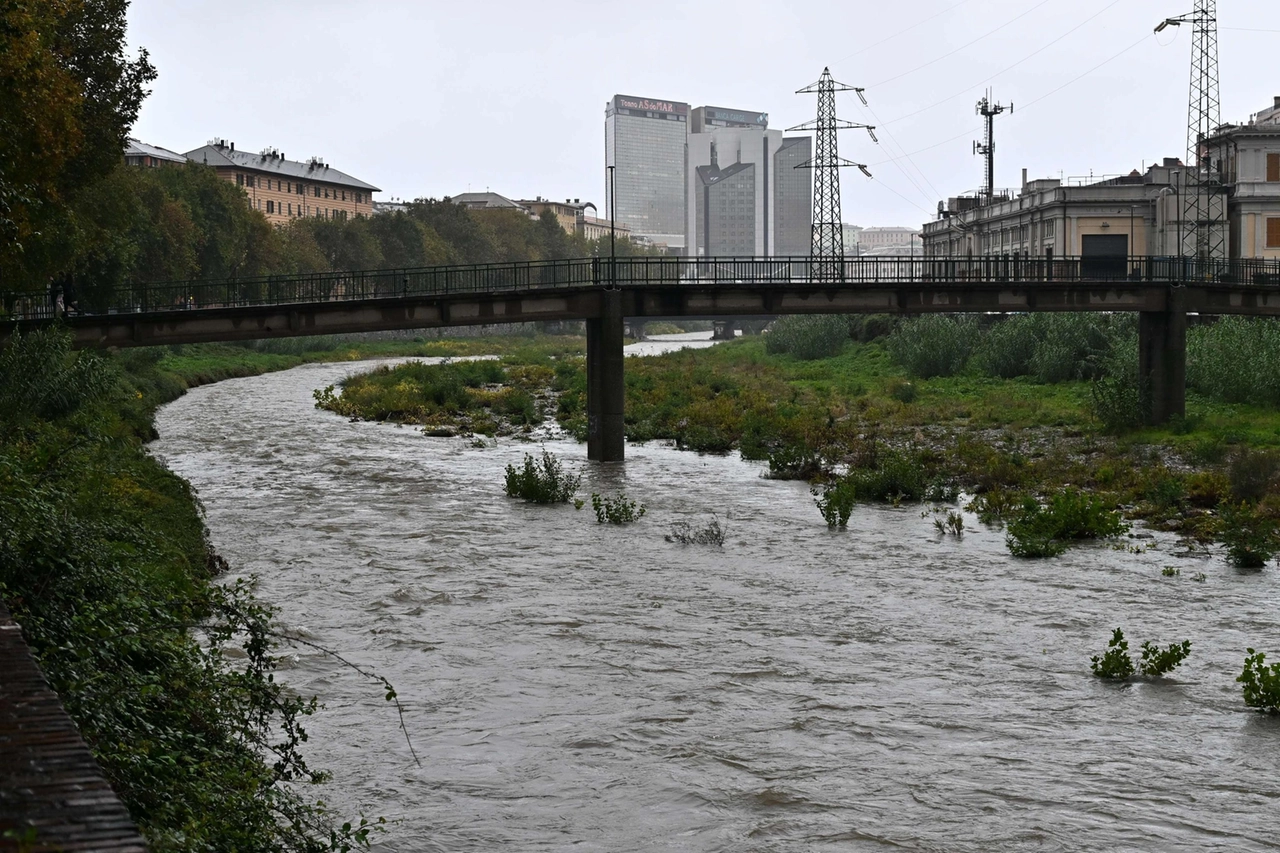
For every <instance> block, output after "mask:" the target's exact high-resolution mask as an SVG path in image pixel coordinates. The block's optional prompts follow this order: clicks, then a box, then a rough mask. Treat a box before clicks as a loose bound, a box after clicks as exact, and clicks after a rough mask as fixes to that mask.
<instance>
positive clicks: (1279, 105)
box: [1275, 95, 1280, 110]
mask: <svg viewBox="0 0 1280 853" xmlns="http://www.w3.org/2000/svg"><path fill="white" fill-rule="evenodd" d="M1275 102H1276V103H1275V108H1276V109H1277V110H1280V95H1276V96H1275Z"/></svg>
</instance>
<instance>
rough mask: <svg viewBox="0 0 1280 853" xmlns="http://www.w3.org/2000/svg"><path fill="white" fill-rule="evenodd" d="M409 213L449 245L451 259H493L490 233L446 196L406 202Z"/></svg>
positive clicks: (476, 261) (469, 261)
mask: <svg viewBox="0 0 1280 853" xmlns="http://www.w3.org/2000/svg"><path fill="white" fill-rule="evenodd" d="M409 215H410V216H412V217H413V218H414V219H416V220H418V221H419V222H421V223H422V224H423V225H426V226H427V227H428V228H430V229H431V230H432V231H434V232H435V233H437V234H439V235H440V237H441V238H442V239H443V240H444V241H445V242H446V243H447V244H449V246H451V247H452V248H453V250H454V252H455V255H454V257H453V258H452V259H451V263H463V264H484V263H489V262H490V261H493V260H496V257H495V256H496V254H497V252H496V250H495V247H494V245H493V236H492V235H491V234H490V233H489V231H488V230H487V229H485V228H483V227H481V225H480V223H479V222H478V221H476V218H475V216H473V215H472V213H471V211H470V210H467V209H466V208H465V207H463V206H462V205H460V204H454V203H453V202H451V201H449V200H448V199H445V200H444V201H437V200H435V199H433V198H427V199H418V200H417V201H415V202H413V203H412V204H410V205H409Z"/></svg>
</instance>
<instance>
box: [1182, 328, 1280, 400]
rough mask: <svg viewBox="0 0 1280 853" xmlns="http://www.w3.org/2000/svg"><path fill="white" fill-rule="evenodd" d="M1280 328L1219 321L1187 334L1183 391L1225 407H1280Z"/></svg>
mask: <svg viewBox="0 0 1280 853" xmlns="http://www.w3.org/2000/svg"><path fill="white" fill-rule="evenodd" d="M1276 365H1280V324H1277V323H1276V321H1275V320H1273V319H1270V318H1261V317H1258V318H1254V317H1222V318H1220V319H1219V320H1218V321H1217V322H1214V323H1211V324H1209V325H1203V326H1193V327H1192V328H1190V329H1188V330H1187V386H1188V387H1189V388H1193V389H1195V390H1196V391H1198V392H1199V393H1201V394H1203V395H1205V396H1206V397H1209V398H1210V399H1213V400H1219V401H1221V402H1224V403H1249V404H1253V405H1257V404H1265V405H1270V406H1275V405H1280V371H1277V370H1276Z"/></svg>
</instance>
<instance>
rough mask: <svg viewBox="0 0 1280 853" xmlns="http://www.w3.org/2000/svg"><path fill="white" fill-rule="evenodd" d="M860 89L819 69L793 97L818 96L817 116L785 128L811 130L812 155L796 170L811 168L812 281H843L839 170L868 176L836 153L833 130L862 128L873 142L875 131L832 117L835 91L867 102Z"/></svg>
mask: <svg viewBox="0 0 1280 853" xmlns="http://www.w3.org/2000/svg"><path fill="white" fill-rule="evenodd" d="M863 91H864V90H862V89H859V88H857V87H855V86H846V85H845V84H844V83H837V82H836V81H835V80H833V79H832V78H831V69H829V68H823V69H822V76H821V77H819V78H818V82H817V83H811V84H809V85H808V86H805V87H804V88H803V89H797V90H796V94H798V95H799V94H807V93H811V92H817V93H818V117H817V118H816V119H814V120H813V121H807V122H805V123H804V124H798V125H796V126H795V127H789V128H787V131H788V132H791V131H794V130H813V131H816V132H817V134H816V135H817V138H816V139H815V140H814V147H815V151H814V156H813V157H812V158H811V159H809V160H806V161H804V162H803V163H800V164H798V165H797V166H796V168H797V169H813V232H812V239H811V241H810V244H809V274H810V276H811V277H812V278H813V279H814V280H815V281H840V280H842V279H843V278H844V233H843V231H841V228H840V226H841V219H840V170H841V169H842V168H845V167H847V166H856V167H858V169H860V170H861V171H862V174H864V175H866V176H867V177H868V178H869V177H871V171H870V170H869V169H867V166H866V164H865V163H854V162H852V161H850V160H845V159H844V158H842V157H841V156H840V155H839V153H838V152H837V150H836V131H839V130H844V129H847V128H853V127H861V128H865V129H866V131H867V133H868V134H870V135H871V139H872V141H878V140H876V134H875V128H874V127H873V126H871V125H869V124H855V123H854V122H850V121H844V120H843V119H838V118H836V92H856V93H857V95H858V98H859V100H861V101H862V103H864V104H865V103H866V102H867V98H866V96H865V95H863V94H862V93H863Z"/></svg>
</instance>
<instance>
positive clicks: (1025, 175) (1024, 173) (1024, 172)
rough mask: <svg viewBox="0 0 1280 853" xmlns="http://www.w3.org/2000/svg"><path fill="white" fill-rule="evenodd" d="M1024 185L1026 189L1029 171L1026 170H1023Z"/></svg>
mask: <svg viewBox="0 0 1280 853" xmlns="http://www.w3.org/2000/svg"><path fill="white" fill-rule="evenodd" d="M1022 185H1023V186H1024V187H1025V186H1026V185H1027V170H1026V169H1023V170H1022Z"/></svg>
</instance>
